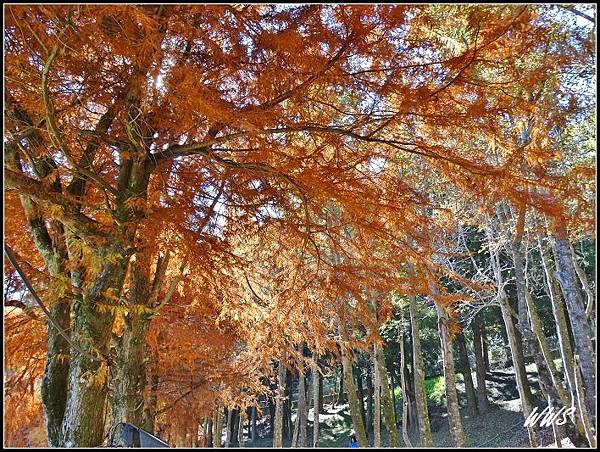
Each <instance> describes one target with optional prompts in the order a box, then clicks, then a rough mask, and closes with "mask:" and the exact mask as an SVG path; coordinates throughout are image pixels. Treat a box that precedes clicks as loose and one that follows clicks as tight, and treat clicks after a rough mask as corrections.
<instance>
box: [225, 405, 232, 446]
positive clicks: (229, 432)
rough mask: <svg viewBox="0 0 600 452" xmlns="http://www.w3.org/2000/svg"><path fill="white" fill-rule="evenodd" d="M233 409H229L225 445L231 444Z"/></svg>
mask: <svg viewBox="0 0 600 452" xmlns="http://www.w3.org/2000/svg"><path fill="white" fill-rule="evenodd" d="M232 422H233V410H232V409H230V408H228V409H227V424H226V425H225V447H229V446H230V445H231V435H232V434H233V424H232Z"/></svg>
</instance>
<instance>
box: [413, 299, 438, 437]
mask: <svg viewBox="0 0 600 452" xmlns="http://www.w3.org/2000/svg"><path fill="white" fill-rule="evenodd" d="M409 312H410V323H411V329H412V345H413V350H412V351H413V368H414V372H413V376H414V392H415V411H416V415H417V417H418V420H419V421H418V423H419V437H420V440H421V446H422V447H432V446H433V440H432V437H431V424H430V422H429V412H428V409H427V397H426V395H425V371H424V366H423V355H422V354H421V339H420V338H419V324H418V321H419V320H418V318H417V299H416V297H415V296H410V297H409Z"/></svg>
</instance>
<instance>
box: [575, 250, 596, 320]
mask: <svg viewBox="0 0 600 452" xmlns="http://www.w3.org/2000/svg"><path fill="white" fill-rule="evenodd" d="M569 245H570V247H571V256H572V259H571V261H572V262H573V269H574V270H575V273H577V276H578V277H579V281H580V282H581V286H582V287H583V291H584V292H585V295H586V297H587V304H586V308H585V313H586V315H587V316H588V319H589V321H590V323H591V324H592V329H593V331H596V321H595V316H594V311H595V308H594V294H593V292H592V289H591V288H590V284H589V283H588V279H587V276H586V275H585V271H583V269H582V268H581V267H580V266H579V263H578V262H577V256H576V255H575V249H574V248H573V245H572V244H571V243H570V242H569Z"/></svg>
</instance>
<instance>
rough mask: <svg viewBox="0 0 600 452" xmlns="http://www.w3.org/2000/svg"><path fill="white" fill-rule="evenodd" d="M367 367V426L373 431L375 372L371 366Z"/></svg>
mask: <svg viewBox="0 0 600 452" xmlns="http://www.w3.org/2000/svg"><path fill="white" fill-rule="evenodd" d="M367 369H368V370H367V416H366V417H367V422H366V425H365V428H366V430H367V432H371V431H373V395H374V389H373V372H372V370H371V367H370V366H368V368H367Z"/></svg>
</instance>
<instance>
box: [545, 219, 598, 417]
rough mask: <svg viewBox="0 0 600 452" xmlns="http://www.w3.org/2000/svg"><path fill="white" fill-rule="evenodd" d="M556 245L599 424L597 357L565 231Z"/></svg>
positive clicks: (591, 409)
mask: <svg viewBox="0 0 600 452" xmlns="http://www.w3.org/2000/svg"><path fill="white" fill-rule="evenodd" d="M554 245H555V249H556V255H557V258H558V259H557V271H556V277H557V279H558V282H559V283H560V287H561V289H562V292H563V294H564V299H565V301H566V305H567V310H568V311H569V320H570V322H571V328H572V329H573V338H574V341H575V352H576V355H577V356H578V357H579V363H580V367H581V378H582V386H583V388H582V393H583V394H584V397H585V406H586V408H587V411H588V413H589V416H590V421H591V424H592V425H594V424H595V420H596V356H595V354H594V347H593V344H592V341H591V334H590V329H589V326H588V324H587V317H586V314H585V309H584V305H583V300H582V297H581V293H580V291H579V287H578V285H577V284H578V278H577V274H576V271H575V268H574V265H573V259H574V257H573V255H572V254H571V248H570V244H569V242H568V240H567V237H566V232H565V231H564V230H559V231H558V232H557V234H556V236H555V240H554Z"/></svg>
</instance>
